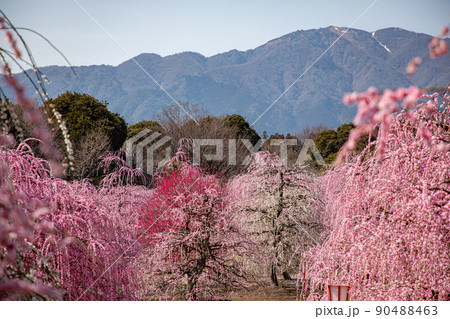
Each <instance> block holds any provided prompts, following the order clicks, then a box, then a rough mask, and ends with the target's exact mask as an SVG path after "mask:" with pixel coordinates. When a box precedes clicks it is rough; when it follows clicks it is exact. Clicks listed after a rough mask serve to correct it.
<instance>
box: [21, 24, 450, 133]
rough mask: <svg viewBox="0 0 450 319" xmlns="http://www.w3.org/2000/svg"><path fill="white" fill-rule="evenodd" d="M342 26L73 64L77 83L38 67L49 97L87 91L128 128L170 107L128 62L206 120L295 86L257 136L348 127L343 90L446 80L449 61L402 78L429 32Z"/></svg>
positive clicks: (252, 115)
mask: <svg viewBox="0 0 450 319" xmlns="http://www.w3.org/2000/svg"><path fill="white" fill-rule="evenodd" d="M345 30H347V28H345V27H337V26H329V27H325V28H319V29H309V30H297V31H294V32H291V33H288V34H286V35H283V36H281V37H278V38H276V39H272V40H270V41H268V42H266V43H265V44H262V45H260V46H258V47H256V48H254V49H249V50H246V51H239V50H235V49H233V50H229V51H227V52H223V53H219V54H215V55H213V56H210V57H205V56H203V55H202V54H200V53H196V52H191V51H186V52H180V53H177V54H173V55H168V56H164V57H162V56H160V55H158V54H155V53H142V54H139V55H137V56H136V57H134V58H132V59H129V60H126V61H124V62H122V63H120V64H119V65H117V66H110V65H92V66H78V67H74V68H75V70H76V72H77V76H76V77H75V76H73V74H71V71H70V69H69V68H68V67H60V66H48V67H42V68H41V70H42V71H43V73H45V74H46V75H47V76H48V78H49V79H50V80H51V81H52V83H53V84H52V85H51V86H49V87H48V91H49V95H50V96H51V97H56V96H57V95H59V94H62V93H64V92H65V91H77V92H82V93H88V94H90V95H93V96H94V97H96V98H98V99H99V100H103V101H107V102H108V103H109V105H108V107H109V108H110V110H111V111H114V112H118V113H120V114H122V115H123V116H124V117H125V119H126V120H127V122H128V123H130V124H132V123H135V122H138V121H140V120H150V119H152V118H153V116H154V115H155V114H156V113H158V112H159V111H160V110H161V108H162V107H164V106H165V105H168V104H173V100H172V99H171V98H170V97H168V96H167V95H166V94H165V93H164V92H163V91H162V90H161V89H160V88H159V87H158V85H157V84H156V83H154V81H153V80H151V79H150V78H149V77H148V75H147V74H145V72H143V71H142V70H141V68H140V66H138V65H137V64H136V63H135V61H137V62H138V63H139V64H140V65H141V66H142V67H143V68H144V69H145V70H146V72H148V73H149V74H150V75H151V76H152V77H153V78H154V79H155V80H156V81H157V82H158V83H159V84H161V86H162V87H164V88H165V89H166V90H167V91H168V92H169V93H170V94H171V95H172V96H173V97H174V98H175V99H176V100H178V101H182V102H185V101H189V102H192V103H197V104H199V105H200V106H202V107H204V108H206V109H208V110H209V111H210V112H211V114H213V115H222V114H231V113H239V114H241V115H243V116H244V117H246V119H247V120H248V121H249V122H250V123H253V122H254V121H255V120H256V119H257V118H258V116H259V115H260V114H261V113H263V112H264V111H265V110H266V109H267V108H268V107H269V106H270V105H271V104H272V103H273V102H274V101H275V100H276V99H277V98H278V97H279V96H280V95H281V94H282V93H283V92H284V91H285V90H286V89H287V88H288V87H289V86H291V85H292V83H294V82H295V81H296V83H295V85H292V87H291V88H290V89H289V90H288V91H287V92H286V93H285V94H284V95H283V96H282V97H281V98H280V99H279V100H278V101H277V102H276V103H275V104H274V105H273V106H272V107H271V108H270V110H269V111H268V112H267V113H266V114H265V115H264V116H263V117H261V119H260V120H258V121H257V122H256V124H255V126H254V127H255V129H257V130H258V131H259V132H260V133H261V132H262V131H264V130H265V131H267V132H269V133H273V132H279V133H287V132H290V133H296V132H299V131H301V129H302V128H304V127H307V126H314V125H319V124H324V125H328V126H330V127H336V126H338V125H340V124H342V123H344V122H348V121H351V119H352V118H353V116H354V114H355V113H356V110H355V108H349V107H347V106H345V105H344V104H343V103H342V96H343V94H344V93H346V92H351V91H363V90H366V89H367V88H368V87H369V86H375V87H376V88H378V89H385V88H396V87H398V86H409V85H417V86H421V87H424V86H430V85H434V86H444V85H446V84H447V82H448V81H449V77H448V74H450V57H449V55H446V56H444V57H442V58H439V59H428V60H427V59H424V63H423V64H422V65H421V66H420V67H419V69H418V71H417V73H416V74H414V75H413V76H411V77H408V76H407V75H406V73H405V68H406V65H407V63H408V62H409V60H410V59H411V58H412V57H414V56H426V55H427V52H428V42H429V40H431V36H429V35H426V34H421V33H416V32H412V31H408V30H404V29H400V28H384V29H380V30H376V31H374V32H368V31H364V30H358V29H349V30H348V31H347V32H346V33H345V34H343V33H344V31H345ZM338 37H340V38H339V40H337V39H338ZM336 40H337V41H336ZM448 41H449V40H448V39H447V42H448ZM333 43H334V45H332V44H333ZM331 45H332V47H331V48H329V47H330V46H331ZM328 48H329V49H328ZM325 50H327V52H326V53H325V54H323V52H324V51H325ZM322 54H323V55H322ZM321 55H322V56H321ZM319 56H321V58H320V59H318V60H317V62H316V63H315V64H314V65H313V66H312V67H310V66H311V64H313V63H314V61H315V60H316V59H317V58H318V57H319ZM305 71H306V72H305ZM302 74H303V76H302ZM22 76H23V75H22Z"/></svg>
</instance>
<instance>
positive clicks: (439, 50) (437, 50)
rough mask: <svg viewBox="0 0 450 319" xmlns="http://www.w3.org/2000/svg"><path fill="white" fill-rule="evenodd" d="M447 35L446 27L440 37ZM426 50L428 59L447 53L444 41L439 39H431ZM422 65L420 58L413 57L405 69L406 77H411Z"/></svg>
mask: <svg viewBox="0 0 450 319" xmlns="http://www.w3.org/2000/svg"><path fill="white" fill-rule="evenodd" d="M447 34H448V26H444V27H443V28H442V30H441V36H442V37H444V36H446V35H447ZM428 50H429V52H430V58H432V59H435V58H438V57H441V56H443V55H445V54H447V52H448V46H447V42H445V40H444V39H440V38H438V37H433V38H432V39H431V41H430V43H429V44H428ZM421 63H422V58H420V57H415V58H412V59H411V61H409V63H408V66H407V67H406V73H407V74H408V75H412V74H414V73H416V71H417V68H418V67H419V65H420V64H421Z"/></svg>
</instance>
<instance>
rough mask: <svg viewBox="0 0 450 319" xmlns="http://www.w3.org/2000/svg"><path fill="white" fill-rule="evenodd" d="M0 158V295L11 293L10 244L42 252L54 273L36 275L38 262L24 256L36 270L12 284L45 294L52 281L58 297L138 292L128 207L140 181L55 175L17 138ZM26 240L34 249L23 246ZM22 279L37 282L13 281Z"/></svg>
mask: <svg viewBox="0 0 450 319" xmlns="http://www.w3.org/2000/svg"><path fill="white" fill-rule="evenodd" d="M109 161H111V160H110V159H109ZM0 162H1V163H8V164H7V165H2V168H1V169H2V171H1V172H2V176H1V177H2V179H1V180H2V181H3V182H1V183H0V189H1V190H2V196H1V202H0V216H2V219H1V220H0V229H1V230H2V231H1V242H0V244H1V245H2V246H3V247H6V252H5V253H4V255H3V258H0V259H2V260H1V262H0V266H2V267H3V269H0V270H3V271H2V272H0V298H9V297H10V296H11V295H10V294H9V293H8V291H9V290H12V288H8V287H12V286H11V283H10V282H11V280H10V279H9V277H8V270H7V269H9V268H11V267H13V268H14V267H15V266H14V265H15V264H16V262H15V258H16V255H17V254H16V251H18V250H19V251H20V252H21V253H22V254H23V253H26V256H27V258H31V260H34V261H35V263H36V264H38V262H39V260H40V259H39V258H38V257H39V255H42V256H44V257H45V260H46V261H47V263H48V265H49V267H50V268H51V269H52V270H54V271H55V272H56V274H57V275H56V278H57V279H54V280H52V281H50V280H48V279H47V278H43V276H42V271H41V269H40V268H38V267H37V265H36V264H31V265H29V266H28V271H29V272H31V273H35V274H37V275H36V278H29V276H27V277H26V278H24V279H23V280H22V281H20V284H19V281H16V283H17V284H18V285H19V286H18V287H16V288H17V289H16V292H22V293H24V292H29V293H31V292H34V293H39V295H45V296H47V295H48V291H45V290H43V289H44V288H47V289H50V288H51V286H54V287H57V288H58V289H59V290H60V291H61V292H62V296H61V295H60V298H61V297H62V298H64V299H66V300H122V299H132V300H134V299H139V298H140V296H141V295H140V280H139V276H138V274H137V271H136V270H137V266H136V259H137V256H138V254H139V251H140V245H139V244H137V243H136V239H135V238H136V237H137V233H138V227H137V222H138V221H137V214H136V212H137V211H138V209H139V207H140V203H143V202H144V199H145V198H147V197H148V191H147V190H146V189H145V188H142V187H137V186H130V185H120V184H118V183H115V184H116V185H115V187H110V185H109V183H107V184H105V185H104V184H102V185H100V187H99V188H96V187H94V186H93V185H92V184H90V183H89V182H87V181H74V182H70V183H69V182H67V181H64V180H62V179H58V178H55V177H54V176H53V175H52V174H51V172H50V171H49V170H48V169H47V168H46V167H48V165H47V163H46V162H45V161H44V160H42V159H39V158H37V157H35V156H34V155H33V153H32V151H31V149H30V148H29V147H28V146H27V144H25V143H22V144H21V145H20V146H19V148H18V149H13V150H11V149H9V150H6V149H4V148H0ZM121 163H122V164H123V162H120V161H115V162H114V165H115V167H116V170H117V172H112V173H110V175H109V176H107V179H106V181H108V182H109V181H111V180H116V181H117V178H119V180H120V176H118V175H120V174H118V173H120V172H121V169H122V167H120V164H121ZM11 190H13V191H11ZM3 218H5V219H3ZM11 221H13V222H11ZM27 242H28V243H30V244H32V245H33V247H34V248H35V251H29V249H26V245H25V243H27ZM16 246H18V248H15V247H16ZM27 260H28V259H27ZM21 264H23V263H22V262H20V263H19V265H21ZM11 265H13V266H11ZM13 282H14V281H13ZM49 285H50V287H48V286H49ZM28 286H30V287H31V288H33V289H35V290H36V289H37V288H39V289H40V290H36V291H35V290H31V288H28V290H24V289H18V288H21V287H28ZM5 287H6V288H8V289H9V290H8V289H6V288H5ZM42 287H44V288H42ZM2 289H3V290H2ZM50 292H51V290H50ZM44 293H45V294H44ZM2 294H6V295H5V296H2ZM50 296H55V293H53V294H52V295H50Z"/></svg>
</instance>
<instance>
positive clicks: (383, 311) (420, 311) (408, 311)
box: [375, 306, 438, 316]
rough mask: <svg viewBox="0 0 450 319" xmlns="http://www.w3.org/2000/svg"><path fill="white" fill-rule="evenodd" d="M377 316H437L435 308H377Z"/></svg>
mask: <svg viewBox="0 0 450 319" xmlns="http://www.w3.org/2000/svg"><path fill="white" fill-rule="evenodd" d="M375 312H376V315H377V316H380V315H384V316H389V315H395V316H397V315H399V316H407V315H409V316H412V315H424V316H436V315H437V314H438V311H437V306H423V307H422V306H394V307H391V306H377V307H376V308H375Z"/></svg>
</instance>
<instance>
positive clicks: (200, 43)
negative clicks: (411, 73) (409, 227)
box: [0, 0, 450, 66]
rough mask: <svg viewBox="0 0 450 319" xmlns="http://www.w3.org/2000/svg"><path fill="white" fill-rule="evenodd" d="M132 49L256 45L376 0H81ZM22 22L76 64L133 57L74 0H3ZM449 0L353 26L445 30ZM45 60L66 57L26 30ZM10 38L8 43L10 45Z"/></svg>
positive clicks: (406, 6) (380, 4)
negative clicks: (49, 41)
mask: <svg viewBox="0 0 450 319" xmlns="http://www.w3.org/2000/svg"><path fill="white" fill-rule="evenodd" d="M77 1H78V2H79V3H80V4H81V5H82V6H83V7H85V8H86V10H87V11H89V13H90V14H91V15H92V16H93V17H94V18H96V19H97V20H98V21H99V23H100V24H101V25H102V26H103V27H104V28H105V29H106V30H108V31H109V32H110V34H111V35H112V36H113V37H114V38H115V39H116V40H117V41H118V42H119V43H120V44H121V45H123V47H124V48H126V50H127V51H129V52H130V54H131V55H133V56H135V55H138V54H140V53H144V52H146V53H150V52H151V53H157V54H160V55H162V56H166V55H170V54H174V53H178V52H182V51H195V52H199V53H201V54H203V55H205V56H211V55H214V54H217V53H220V52H224V51H228V50H232V49H238V50H247V49H251V48H255V47H257V46H259V45H262V44H264V43H266V42H267V41H269V40H271V39H273V38H276V37H279V36H282V35H284V34H287V33H290V32H293V31H296V30H301V29H303V30H306V29H312V28H320V27H326V26H329V25H337V26H350V25H351V24H352V22H353V21H354V20H355V19H356V18H357V17H358V16H359V15H360V14H361V13H362V12H363V11H364V10H365V9H366V8H367V7H369V5H370V4H371V3H373V2H374V0H354V1H350V0H349V1H345V0H341V1H331V0H320V1H291V0H277V1H242V0H241V1H235V0H228V1H222V0H220V1H206V0H199V1H196V0H192V1H181V0H180V1H175V0H167V1H166V0H164V1H163V0H160V1H140V0H120V1H116V0H96V1H93V0H77ZM0 8H1V9H2V10H3V11H4V12H5V13H6V14H7V15H8V17H9V18H10V19H11V20H12V21H13V23H15V24H16V26H21V27H27V28H32V29H34V30H36V31H38V32H40V33H42V34H44V35H45V36H46V37H48V38H49V39H50V40H51V41H52V42H53V43H54V44H55V45H56V46H57V47H58V48H59V49H60V50H61V51H63V52H64V54H65V55H66V56H67V57H68V58H69V60H70V61H71V63H72V64H73V65H90V64H111V65H117V64H119V63H121V62H123V61H125V60H127V59H129V56H128V55H127V53H125V52H123V51H122V50H121V49H120V48H119V47H118V46H117V45H116V44H115V43H114V42H113V41H112V40H111V39H109V38H108V36H107V35H106V34H105V33H104V32H103V31H102V30H101V29H100V28H99V27H98V26H97V25H96V24H95V23H94V22H93V21H92V20H91V19H90V18H89V17H88V16H87V15H86V14H85V13H84V12H83V11H82V10H81V9H80V8H79V7H78V6H77V5H76V3H75V2H74V1H73V0H0ZM449 13H450V1H448V0H428V1H427V0H422V1H417V0H379V1H377V2H376V3H375V4H374V5H373V7H372V8H371V9H370V10H369V11H368V12H367V13H366V14H365V15H364V16H362V17H361V19H360V20H359V21H358V22H357V23H355V25H354V26H353V27H354V28H357V29H363V30H367V31H375V30H377V29H381V28H386V27H391V26H396V27H401V28H404V29H408V30H412V31H416V32H423V33H427V34H438V33H439V31H440V29H441V27H442V26H443V25H445V24H448V23H449V22H450V16H449ZM23 34H24V36H25V39H26V40H27V41H28V43H29V45H30V46H31V48H32V50H33V52H34V55H35V58H36V60H37V62H38V64H39V65H40V66H46V65H54V64H56V65H64V64H65V62H64V60H63V59H62V58H60V57H59V56H58V55H57V53H56V52H55V51H54V50H53V49H52V48H51V47H49V46H48V45H47V43H45V42H44V41H42V40H40V39H38V38H37V37H36V36H35V35H33V34H29V33H27V32H26V31H24V32H23ZM4 44H5V43H4V42H3V39H2V40H0V45H1V46H4Z"/></svg>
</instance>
